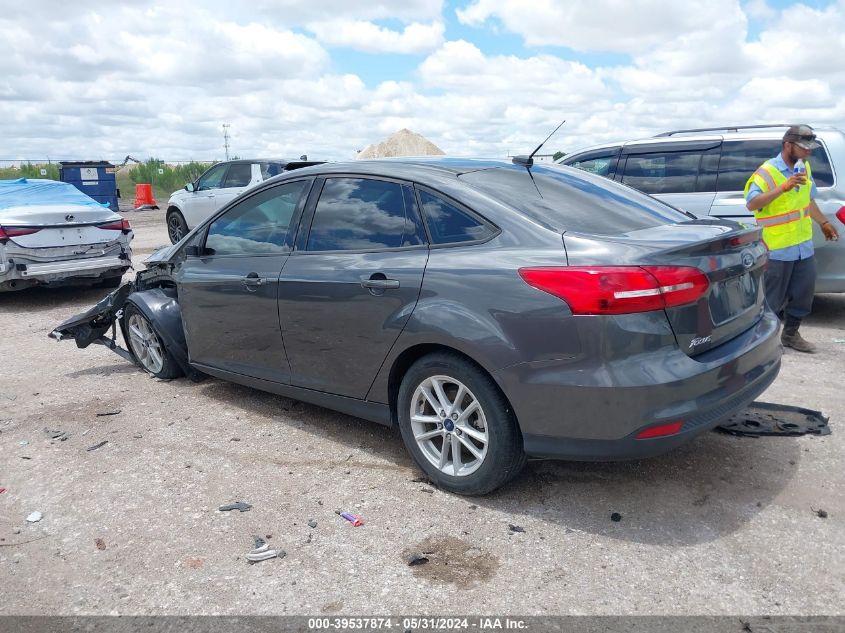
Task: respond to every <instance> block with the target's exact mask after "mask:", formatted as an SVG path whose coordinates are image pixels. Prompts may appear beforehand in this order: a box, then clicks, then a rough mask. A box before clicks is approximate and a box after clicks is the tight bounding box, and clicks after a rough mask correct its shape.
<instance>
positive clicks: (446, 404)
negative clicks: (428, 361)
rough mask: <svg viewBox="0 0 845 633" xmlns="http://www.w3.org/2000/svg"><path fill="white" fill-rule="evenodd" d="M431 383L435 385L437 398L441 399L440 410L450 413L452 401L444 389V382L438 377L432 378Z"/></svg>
mask: <svg viewBox="0 0 845 633" xmlns="http://www.w3.org/2000/svg"><path fill="white" fill-rule="evenodd" d="M431 384H432V386H433V387H434V393H435V394H436V396H437V399H438V400H439V401H440V406H439V409H438V411H446V412H447V413H449V412H450V411H449V410H450V409H451V408H452V403H451V402H450V401H449V397H448V396H447V395H446V392H445V391H443V383H441V382H440V381H439V380H437V379H436V378H432V379H431Z"/></svg>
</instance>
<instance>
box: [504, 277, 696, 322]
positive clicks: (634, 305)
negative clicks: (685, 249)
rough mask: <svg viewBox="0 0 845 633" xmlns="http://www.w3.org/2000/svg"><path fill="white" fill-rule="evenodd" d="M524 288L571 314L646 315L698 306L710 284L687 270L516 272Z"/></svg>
mask: <svg viewBox="0 0 845 633" xmlns="http://www.w3.org/2000/svg"><path fill="white" fill-rule="evenodd" d="M519 275H520V277H522V279H523V280H525V283H527V284H528V285H529V286H533V287H535V288H537V289H538V290H542V291H543V292H548V293H549V294H551V295H554V296H556V297H560V298H561V299H563V300H564V301H566V303H568V304H569V307H570V309H571V310H572V313H573V314H629V313H632V312H650V311H652V310H663V309H665V308H674V307H677V306H682V305H687V304H690V303H695V302H696V301H698V300H699V299H700V298H701V297H702V296H703V295H704V293H705V292H707V289H708V288H709V287H710V282H709V281H708V279H707V276H706V275H705V274H704V273H703V272H701V271H700V270H699V269H698V268H692V267H688V266H586V267H565V266H548V267H543V268H520V269H519Z"/></svg>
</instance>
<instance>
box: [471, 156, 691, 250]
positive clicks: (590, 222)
mask: <svg viewBox="0 0 845 633" xmlns="http://www.w3.org/2000/svg"><path fill="white" fill-rule="evenodd" d="M532 176H533V178H532ZM460 178H461V180H463V181H466V182H469V183H471V184H472V185H473V186H475V187H476V188H478V189H480V190H482V191H484V192H485V193H488V194H490V195H491V196H493V197H495V198H497V199H498V200H500V201H502V202H503V203H505V204H507V205H508V206H510V207H512V208H514V209H516V210H517V211H519V212H521V213H523V214H524V215H526V216H528V217H529V218H531V219H532V220H534V221H536V222H537V223H539V224H541V225H543V226H546V227H548V228H550V229H552V230H555V231H561V232H562V231H577V232H582V233H594V234H597V235H617V234H619V233H626V232H628V231H636V230H638V229H645V228H648V227H652V226H659V225H661V224H669V223H672V222H687V221H689V220H690V216H688V215H686V214H684V213H682V212H680V211H678V210H676V209H674V208H672V207H670V206H668V205H665V204H663V203H662V202H660V201H659V200H655V199H654V198H649V197H648V196H646V195H643V194H641V193H639V192H637V191H634V190H632V189H630V188H628V187H624V186H622V185H620V184H618V183H615V182H613V181H612V180H607V179H606V178H603V177H601V176H595V175H593V174H588V173H586V172H583V171H580V170H578V169H569V168H568V167H541V166H538V165H535V166H534V167H532V168H531V172H530V174H529V172H528V170H527V169H525V168H520V167H516V166H513V167H510V166H509V167H503V168H499V169H485V170H483V171H476V172H472V173H468V174H462V175H461V176H460Z"/></svg>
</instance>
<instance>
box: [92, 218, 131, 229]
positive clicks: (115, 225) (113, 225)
mask: <svg viewBox="0 0 845 633" xmlns="http://www.w3.org/2000/svg"><path fill="white" fill-rule="evenodd" d="M97 228H98V229H103V230H105V231H130V230H132V225H131V224H129V220H127V219H126V218H123V219H122V220H120V221H117V222H109V223H107V224H98V225H97Z"/></svg>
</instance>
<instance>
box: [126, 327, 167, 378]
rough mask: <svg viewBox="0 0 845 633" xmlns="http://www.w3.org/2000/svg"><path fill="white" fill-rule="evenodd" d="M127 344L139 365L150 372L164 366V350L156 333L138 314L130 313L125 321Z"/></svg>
mask: <svg viewBox="0 0 845 633" xmlns="http://www.w3.org/2000/svg"><path fill="white" fill-rule="evenodd" d="M127 330H128V331H129V346H130V347H131V348H132V353H133V354H135V358H137V359H138V362H139V363H141V366H142V367H143V368H144V369H146V370H147V371H148V372H150V373H151V374H158V373H159V372H161V370H162V369H163V368H164V352H163V350H162V349H161V342H160V341H159V338H158V335H157V334H156V333H155V332H154V331H153V328H152V326H151V325H150V322H149V321H148V320H147V319H146V318H144V317H143V316H142V315H140V314H137V313H135V314H132V315H130V317H129V321H128V323H127Z"/></svg>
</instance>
